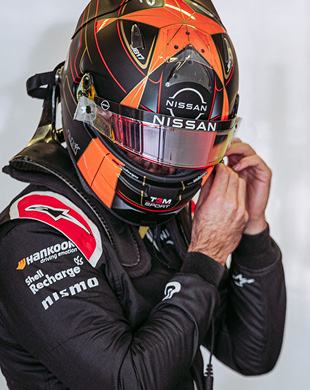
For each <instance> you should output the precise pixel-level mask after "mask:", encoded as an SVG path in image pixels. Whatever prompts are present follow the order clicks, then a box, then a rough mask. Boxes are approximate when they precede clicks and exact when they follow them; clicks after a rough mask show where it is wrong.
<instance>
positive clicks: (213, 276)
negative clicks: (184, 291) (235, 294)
mask: <svg viewBox="0 0 310 390" xmlns="http://www.w3.org/2000/svg"><path fill="white" fill-rule="evenodd" d="M180 272H181V273H183V274H196V275H199V276H201V277H202V278H203V279H204V280H205V281H207V282H208V283H211V284H213V285H214V286H216V287H218V285H219V284H220V281H221V279H222V277H223V274H224V272H225V267H223V266H222V265H221V264H219V263H218V262H216V261H215V260H213V259H212V258H211V257H209V256H206V255H204V254H202V253H200V252H187V253H186V256H185V259H184V262H183V265H182V267H181V269H180Z"/></svg>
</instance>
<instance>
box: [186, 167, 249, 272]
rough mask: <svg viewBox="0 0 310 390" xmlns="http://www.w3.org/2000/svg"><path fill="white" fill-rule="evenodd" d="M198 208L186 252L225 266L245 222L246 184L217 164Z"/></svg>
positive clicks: (239, 237) (227, 168)
mask: <svg viewBox="0 0 310 390" xmlns="http://www.w3.org/2000/svg"><path fill="white" fill-rule="evenodd" d="M197 206H199V207H197V208H196V211H195V217H194V221H193V230H192V239H191V244H190V246H189V251H194V252H201V253H204V254H206V255H208V256H209V257H211V258H213V259H214V260H215V261H218V262H219V263H220V264H222V265H224V264H225V261H226V259H227V257H228V255H229V254H230V253H232V251H233V250H234V249H235V248H236V246H237V245H238V243H239V241H240V239H241V235H242V233H243V231H244V228H245V225H246V222H247V220H248V213H247V210H246V184H245V181H244V180H243V179H241V178H240V177H239V175H238V174H237V173H236V172H234V171H233V170H232V169H231V168H229V167H227V166H225V165H224V164H219V165H218V166H217V168H216V173H215V177H214V179H213V182H211V184H209V186H208V187H204V188H203V190H202V196H201V197H200V199H199V202H198V204H197Z"/></svg>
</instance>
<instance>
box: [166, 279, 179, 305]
mask: <svg viewBox="0 0 310 390" xmlns="http://www.w3.org/2000/svg"><path fill="white" fill-rule="evenodd" d="M180 291H181V283H179V282H170V283H168V284H167V285H166V287H165V292H164V294H165V297H164V299H163V301H165V300H166V299H171V298H172V297H173V295H174V294H176V293H178V292H180Z"/></svg>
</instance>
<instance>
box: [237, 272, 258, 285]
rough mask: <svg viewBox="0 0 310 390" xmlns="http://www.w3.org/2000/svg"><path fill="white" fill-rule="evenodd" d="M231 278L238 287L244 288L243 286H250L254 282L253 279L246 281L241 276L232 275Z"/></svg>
mask: <svg viewBox="0 0 310 390" xmlns="http://www.w3.org/2000/svg"><path fill="white" fill-rule="evenodd" d="M232 277H233V279H234V283H235V285H236V286H238V287H244V285H245V284H252V283H254V282H255V280H254V279H246V278H245V277H243V275H242V274H239V275H233V276H232Z"/></svg>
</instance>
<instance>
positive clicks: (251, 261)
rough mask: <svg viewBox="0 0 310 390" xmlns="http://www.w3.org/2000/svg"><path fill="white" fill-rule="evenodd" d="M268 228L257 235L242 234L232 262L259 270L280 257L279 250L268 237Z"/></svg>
mask: <svg viewBox="0 0 310 390" xmlns="http://www.w3.org/2000/svg"><path fill="white" fill-rule="evenodd" d="M269 233H270V231H269V226H267V228H266V229H265V230H263V231H262V232H261V233H259V234H253V235H250V234H243V236H242V238H241V241H240V243H239V245H238V247H237V248H236V250H235V251H234V253H233V256H232V260H233V262H236V263H238V264H240V265H243V266H246V267H248V268H251V269H261V268H264V267H267V266H269V265H271V264H272V263H274V261H275V260H276V259H277V258H279V257H281V252H280V249H279V248H278V246H277V244H276V243H275V242H274V241H273V239H272V238H271V237H270V234H269Z"/></svg>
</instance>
